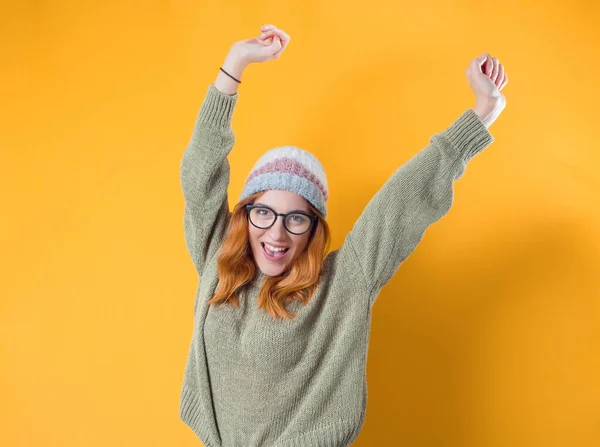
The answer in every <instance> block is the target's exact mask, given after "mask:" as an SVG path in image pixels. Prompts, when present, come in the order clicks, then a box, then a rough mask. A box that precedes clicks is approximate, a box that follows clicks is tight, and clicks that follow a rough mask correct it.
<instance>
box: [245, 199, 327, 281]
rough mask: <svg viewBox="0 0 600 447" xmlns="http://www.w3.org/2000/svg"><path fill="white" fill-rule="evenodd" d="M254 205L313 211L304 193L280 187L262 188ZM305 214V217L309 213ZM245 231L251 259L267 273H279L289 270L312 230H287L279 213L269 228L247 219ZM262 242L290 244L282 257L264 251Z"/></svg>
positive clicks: (283, 210) (273, 274)
mask: <svg viewBox="0 0 600 447" xmlns="http://www.w3.org/2000/svg"><path fill="white" fill-rule="evenodd" d="M254 205H266V206H268V207H270V208H271V209H272V210H273V211H275V212H276V213H282V214H283V213H289V212H291V211H303V212H305V213H307V214H309V215H311V214H312V212H311V211H310V210H309V208H308V202H307V201H306V199H305V198H304V197H302V196H301V195H298V194H296V193H293V192H290V191H284V190H279V189H274V190H269V191H265V192H264V194H263V195H261V196H260V197H259V198H258V199H256V200H255V202H254ZM263 214H264V213H263ZM306 218H307V219H308V217H306ZM290 219H291V218H290ZM298 220H300V219H298ZM288 224H289V225H290V226H291V224H292V223H291V222H288ZM315 224H316V222H315V223H313V225H315ZM311 229H312V227H311ZM248 231H249V239H250V246H251V247H252V253H253V255H254V261H255V262H256V265H257V267H258V268H259V269H260V270H261V271H262V272H263V273H264V274H265V275H267V276H279V275H281V274H282V273H284V272H286V271H287V270H289V269H290V268H291V267H292V265H293V263H294V260H295V259H296V258H298V256H300V254H301V253H302V252H303V251H304V249H305V248H306V245H307V243H308V240H309V238H310V233H311V230H308V231H307V232H306V233H304V234H300V235H296V234H292V233H290V232H289V231H287V230H286V229H285V227H284V226H283V220H282V217H281V216H279V217H277V220H276V221H275V223H274V224H273V225H272V226H271V227H270V228H267V229H264V230H263V229H260V228H257V227H255V226H254V225H252V223H251V222H250V221H248ZM265 242H266V243H267V244H271V245H275V246H283V247H289V248H288V250H287V252H286V253H285V254H284V256H283V257H282V258H281V259H272V258H270V257H269V256H268V255H267V253H266V252H265V249H264V243H265Z"/></svg>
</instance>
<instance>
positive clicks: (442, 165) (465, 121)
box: [345, 109, 494, 305]
mask: <svg viewBox="0 0 600 447" xmlns="http://www.w3.org/2000/svg"><path fill="white" fill-rule="evenodd" d="M493 142H494V138H493V137H492V135H491V134H490V133H489V131H488V130H487V128H486V127H485V125H484V124H483V122H482V121H481V120H480V119H479V117H478V116H477V115H476V114H475V113H474V112H473V111H472V110H471V109H467V110H466V111H465V112H464V113H463V114H462V115H460V116H459V118H458V119H456V121H454V123H452V125H450V126H449V127H448V128H447V129H446V130H444V131H443V132H441V133H437V134H434V135H433V136H432V137H431V138H430V144H429V145H428V146H427V147H425V148H424V149H422V150H421V151H420V152H418V153H417V154H416V155H415V156H413V157H412V158H411V159H410V160H408V162H406V163H405V164H404V165H402V166H400V167H399V168H398V169H397V170H396V171H395V172H394V173H393V174H392V176H391V177H390V178H389V179H388V180H387V181H386V183H385V184H384V185H383V186H382V187H381V189H380V190H379V191H378V192H377V193H376V194H375V195H374V196H373V198H372V199H371V200H370V201H369V203H368V204H367V205H366V207H365V209H364V210H363V212H362V214H361V215H360V217H359V218H358V220H357V221H356V223H355V224H354V226H353V228H352V230H351V231H350V232H349V233H348V236H347V238H346V242H345V243H348V244H350V245H351V247H352V248H353V250H354V251H355V254H356V257H355V259H357V262H358V263H359V264H360V267H361V269H362V272H363V275H364V277H365V281H366V283H367V289H368V290H369V292H368V295H369V299H370V301H371V303H370V304H371V305H372V304H373V303H374V301H375V299H376V297H377V294H378V292H379V290H380V289H381V288H382V287H383V286H384V285H385V284H386V283H387V282H388V281H389V280H390V279H391V278H392V276H393V275H394V273H395V272H396V270H397V269H398V267H399V266H400V264H401V263H402V262H403V261H404V260H405V259H406V258H407V257H408V256H409V255H410V253H412V252H413V250H415V248H416V246H417V244H418V243H419V242H420V241H421V239H422V238H423V234H424V233H425V230H426V229H427V228H428V227H429V226H430V225H431V224H433V223H434V222H436V221H438V220H440V219H441V218H442V217H443V216H444V215H445V214H446V213H447V212H448V211H449V210H450V207H451V205H452V202H453V198H454V190H453V188H454V185H453V183H454V182H455V181H456V180H457V179H459V178H461V177H462V175H463V173H464V172H465V169H466V165H467V163H468V162H469V161H470V160H471V159H472V158H473V157H474V156H475V155H476V154H477V153H479V152H480V151H482V150H483V149H484V148H486V147H487V146H489V145H490V144H492V143H493Z"/></svg>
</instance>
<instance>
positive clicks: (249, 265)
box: [208, 192, 331, 319]
mask: <svg viewBox="0 0 600 447" xmlns="http://www.w3.org/2000/svg"><path fill="white" fill-rule="evenodd" d="M262 194H263V193H262V192H258V193H256V194H253V195H251V196H249V197H246V198H245V199H243V200H241V201H240V202H239V203H238V204H237V205H236V206H235V208H234V209H233V212H232V214H231V220H230V221H229V226H228V229H227V233H226V236H225V238H224V239H223V242H222V245H221V248H220V252H219V254H218V256H217V270H218V273H219V286H218V288H217V291H216V293H215V294H214V296H213V297H212V298H211V299H210V300H209V301H208V304H217V303H229V304H231V305H233V306H235V307H239V305H240V302H239V299H238V293H239V292H240V291H241V290H242V289H243V288H244V287H245V286H246V284H248V283H250V282H252V280H253V278H254V275H255V274H256V270H257V269H258V267H257V265H256V263H255V262H254V259H253V253H252V248H251V246H250V240H249V231H248V225H250V223H249V222H248V218H247V211H246V205H251V204H253V203H254V201H255V200H256V199H257V198H258V197H260V196H261V195H262ZM307 203H308V202H307ZM308 208H309V211H310V212H311V213H313V214H315V215H317V217H318V219H317V220H316V221H315V222H314V223H313V226H312V227H311V229H310V230H309V231H310V236H309V239H308V242H307V244H306V247H305V248H304V250H303V251H302V253H301V254H300V255H299V256H298V258H296V259H295V260H294V264H293V265H292V267H291V268H290V269H289V274H287V275H285V276H283V275H279V276H267V277H266V278H265V281H264V283H263V286H262V288H261V290H260V292H259V295H258V307H259V309H264V310H265V311H266V312H268V313H270V314H271V315H272V316H273V317H275V318H284V319H291V318H293V317H294V316H295V315H296V313H294V312H289V311H288V310H287V309H286V308H285V304H287V303H288V302H291V301H293V300H298V301H300V302H301V303H302V304H304V305H306V304H307V303H308V302H309V300H310V298H311V297H312V295H313V293H314V292H315V290H316V289H317V287H318V285H319V275H320V273H321V269H322V267H323V260H324V259H325V256H326V255H327V252H328V250H329V245H330V243H331V239H330V232H329V226H328V225H327V222H326V221H325V219H324V218H323V215H322V214H321V213H320V212H319V211H317V210H316V209H315V208H314V207H313V206H312V205H311V204H310V203H308Z"/></svg>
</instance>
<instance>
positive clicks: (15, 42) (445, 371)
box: [0, 0, 600, 447]
mask: <svg viewBox="0 0 600 447" xmlns="http://www.w3.org/2000/svg"><path fill="white" fill-rule="evenodd" d="M561 3H562V4H559V3H558V2H548V1H543V2H542V1H537V2H516V1H508V2H491V1H488V2H478V1H474V0H471V1H467V0H463V1H419V2H407V1H397V0H393V1H392V0H388V1H381V2H362V3H352V2H350V3H348V2H345V1H341V0H336V1H307V0H304V1H298V0H297V1H293V2H241V1H222V0H220V1H215V2H210V3H209V2H201V1H185V2H184V1H181V2H167V1H143V2H142V1H140V2H131V1H126V2H124V1H118V2H117V1H111V2H93V4H92V2H85V1H70V2H67V1H61V2H49V1H35V2H34V1H28V2H27V1H19V2H17V1H13V2H10V3H8V2H3V4H2V11H1V13H0V42H1V43H0V47H1V67H2V68H1V70H0V93H1V95H0V98H1V99H0V104H1V106H0V107H1V108H0V110H1V112H0V113H1V115H0V149H1V159H0V169H1V171H0V191H2V193H1V197H2V199H1V200H2V201H1V212H2V219H1V231H0V238H1V253H2V258H1V259H2V265H1V272H2V280H1V281H0V294H1V300H0V336H1V338H0V342H1V345H0V349H1V352H0V355H1V362H2V364H1V369H0V378H1V384H0V385H1V388H0V396H1V397H0V401H1V402H2V404H1V406H0V412H1V413H0V445H2V446H7V447H13V446H15V447H16V446H36V447H37V446H44V447H47V446H61V447H62V446H69V447H70V446H145V447H147V446H180V447H182V446H197V445H200V442H199V440H198V439H197V438H196V436H195V435H194V434H193V432H192V431H191V430H190V429H189V428H188V427H187V426H185V425H184V424H183V422H181V421H180V419H179V393H180V387H181V382H182V379H183V371H184V367H185V362H186V358H187V352H188V347H189V342H190V339H191V335H192V330H193V324H192V323H193V322H192V312H193V298H194V292H195V288H196V273H195V270H194V267H193V265H192V262H191V260H190V258H189V256H188V254H187V252H186V248H185V244H184V237H183V197H182V193H181V190H180V183H179V166H180V161H181V157H182V154H183V151H184V149H185V146H186V144H187V142H188V140H189V137H190V135H191V131H192V128H193V124H194V120H195V118H196V113H197V111H198V108H199V107H200V105H201V103H202V100H203V98H204V94H205V92H206V89H207V87H208V85H209V84H210V83H211V82H213V81H214V80H215V78H216V76H217V74H218V72H219V71H218V70H219V67H220V65H221V63H222V62H223V60H224V58H225V56H226V54H227V51H228V49H229V47H230V46H231V45H232V44H233V43H234V42H235V41H237V40H242V39H246V38H249V37H253V36H256V35H257V34H258V32H259V27H260V25H262V24H265V23H273V24H275V25H276V26H278V27H280V28H282V29H284V30H285V31H286V32H287V33H288V34H290V36H291V37H292V41H291V43H290V45H289V47H288V48H287V50H286V52H285V54H284V55H283V57H282V58H281V59H279V60H277V61H272V62H268V63H264V64H259V65H252V66H250V67H249V68H248V69H247V71H246V72H245V73H244V75H243V83H242V85H241V86H240V88H239V94H240V97H239V101H238V105H237V108H236V111H235V114H234V118H233V127H234V130H235V133H236V137H237V142H236V145H235V147H234V149H233V151H232V153H231V155H230V157H229V160H230V163H231V168H232V172H231V184H230V188H229V194H230V206H231V207H233V205H234V204H235V202H237V200H238V198H239V194H240V192H241V190H242V187H243V183H244V181H245V178H246V175H247V174H248V172H249V170H250V169H251V168H252V166H253V164H254V162H255V161H256V160H257V159H258V157H260V155H262V154H263V153H264V152H265V151H266V150H268V149H270V148H273V147H276V146H280V145H283V144H294V145H297V146H299V147H303V148H305V149H307V150H309V151H311V152H312V153H314V154H315V155H316V156H317V157H318V158H319V160H321V162H322V163H323V165H324V167H325V169H326V172H327V178H328V181H329V188H330V199H329V201H328V206H329V216H328V221H329V224H330V226H331V229H332V233H333V242H332V247H331V248H332V249H337V248H339V246H340V245H341V243H342V242H343V239H344V237H345V235H346V233H347V232H348V231H349V230H350V229H351V228H352V225H353V223H354V221H355V220H356V219H357V218H358V216H359V215H360V213H361V211H362V209H363V208H364V207H365V205H366V204H367V203H368V201H369V200H370V198H371V197H372V196H373V195H374V194H375V193H376V192H377V190H378V189H379V188H380V187H381V186H382V185H383V183H384V182H385V181H386V179H387V178H389V176H390V175H391V174H392V173H393V172H394V171H395V170H396V169H397V167H398V166H400V165H401V164H402V163H404V162H406V161H407V160H408V159H409V158H410V157H412V156H413V155H414V154H415V153H417V152H418V151H419V150H421V149H422V148H424V147H425V146H426V145H427V144H428V143H429V138H430V137H431V135H432V134H434V133H437V132H439V131H441V130H443V129H445V128H446V127H447V126H448V125H450V124H451V123H452V122H453V121H454V120H455V119H456V118H457V117H458V116H459V115H460V114H461V113H462V112H463V111H464V110H465V109H466V108H469V107H472V106H473V105H474V96H473V94H472V92H471V90H470V87H469V85H468V82H467V79H466V76H465V70H466V68H467V67H468V64H469V62H470V61H471V60H472V59H473V58H475V57H477V56H478V55H480V54H481V53H483V52H486V51H487V52H489V53H491V55H492V56H495V57H498V58H499V60H500V62H501V63H502V64H503V65H504V66H505V69H506V72H507V74H508V76H509V83H508V85H507V86H506V87H505V88H504V89H503V93H504V94H505V96H506V98H507V107H506V109H505V111H504V113H503V114H502V115H501V116H500V117H499V119H498V120H497V121H496V122H495V123H494V124H493V125H492V127H490V131H491V133H492V135H493V136H494V138H495V139H496V141H495V143H494V144H493V145H492V146H490V147H488V148H487V149H486V150H485V151H484V152H483V153H481V154H479V155H478V156H477V157H476V158H475V159H473V160H472V161H471V163H470V164H469V165H468V167H467V171H466V173H465V176H464V177H463V178H462V179H460V180H458V182H457V183H455V194H456V195H455V202H454V205H453V208H452V209H451V211H450V212H449V214H448V215H447V216H446V217H445V218H443V220H441V221H440V222H438V223H436V224H434V225H433V226H432V227H430V228H429V229H428V230H427V232H426V234H425V237H424V239H423V240H422V242H421V243H420V245H419V247H418V249H417V250H415V252H414V253H413V254H412V255H411V256H410V257H409V259H407V260H406V262H405V263H404V264H403V265H402V267H401V268H400V269H399V270H398V273H397V274H396V276H395V277H394V278H393V280H392V281H390V282H389V283H388V285H387V286H386V287H385V288H384V289H383V291H382V293H381V295H380V296H379V297H378V300H377V302H376V304H375V307H374V314H373V320H372V333H371V342H370V348H369V358H368V369H367V372H368V386H369V388H368V409H367V416H366V421H365V425H364V426H363V430H362V432H361V434H360V436H359V438H358V440H357V441H356V443H355V445H356V446H358V447H367V446H461V447H480V446H486V447H501V446H512V447H515V446H519V447H520V446H523V447H525V446H527V447H531V446H540V447H541V446H543V447H551V446H576V447H584V446H585V447H588V446H589V447H592V446H598V445H600V280H599V277H600V256H599V255H600V194H599V191H600V175H599V174H598V172H599V168H600V155H599V146H600V145H599V144H598V128H599V124H598V123H599V118H600V112H599V104H600V101H599V100H600V94H599V82H598V79H599V73H598V72H599V68H600V67H599V63H598V57H599V55H598V49H599V35H600V31H599V28H598V27H597V24H598V23H600V6H598V2H595V1H578V2H566V1H564V2H561Z"/></svg>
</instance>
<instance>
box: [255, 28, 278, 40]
mask: <svg viewBox="0 0 600 447" xmlns="http://www.w3.org/2000/svg"><path fill="white" fill-rule="evenodd" d="M274 35H275V31H273V30H267V31H264V32H263V33H262V34H261V35H260V36H258V38H259V39H262V40H266V39H268V38H269V37H272V36H274Z"/></svg>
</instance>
